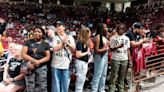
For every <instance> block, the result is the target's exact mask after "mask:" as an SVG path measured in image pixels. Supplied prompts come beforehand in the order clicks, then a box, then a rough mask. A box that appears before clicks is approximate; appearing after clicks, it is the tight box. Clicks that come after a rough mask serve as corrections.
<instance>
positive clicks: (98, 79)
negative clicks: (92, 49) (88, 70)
mask: <svg viewBox="0 0 164 92" xmlns="http://www.w3.org/2000/svg"><path fill="white" fill-rule="evenodd" d="M94 60H95V61H94V75H93V79H92V82H91V88H92V92H105V81H106V76H107V68H108V53H105V55H103V56H101V55H98V54H95V56H94Z"/></svg>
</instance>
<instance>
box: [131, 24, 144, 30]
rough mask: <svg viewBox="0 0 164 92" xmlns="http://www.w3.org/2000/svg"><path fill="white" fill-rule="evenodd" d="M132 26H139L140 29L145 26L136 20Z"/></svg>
mask: <svg viewBox="0 0 164 92" xmlns="http://www.w3.org/2000/svg"><path fill="white" fill-rule="evenodd" d="M132 28H139V29H141V28H143V26H142V24H141V23H139V22H135V23H133V25H132Z"/></svg>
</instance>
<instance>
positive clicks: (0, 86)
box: [0, 45, 25, 92]
mask: <svg viewBox="0 0 164 92" xmlns="http://www.w3.org/2000/svg"><path fill="white" fill-rule="evenodd" d="M21 50H22V46H21V45H16V46H15V47H14V50H13V54H14V57H13V58H11V59H10V60H9V62H7V63H6V64H5V66H4V73H3V81H2V82H1V83H0V92H16V91H18V90H23V89H24V88H25V81H24V77H25V75H24V74H23V73H21V69H22V64H23V63H22V62H23V60H22V58H21Z"/></svg>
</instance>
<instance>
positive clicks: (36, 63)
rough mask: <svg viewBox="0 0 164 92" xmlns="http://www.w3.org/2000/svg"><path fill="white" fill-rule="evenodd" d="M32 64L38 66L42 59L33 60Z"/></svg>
mask: <svg viewBox="0 0 164 92" xmlns="http://www.w3.org/2000/svg"><path fill="white" fill-rule="evenodd" d="M32 64H34V66H36V67H38V66H39V65H40V61H39V60H35V61H34V62H32Z"/></svg>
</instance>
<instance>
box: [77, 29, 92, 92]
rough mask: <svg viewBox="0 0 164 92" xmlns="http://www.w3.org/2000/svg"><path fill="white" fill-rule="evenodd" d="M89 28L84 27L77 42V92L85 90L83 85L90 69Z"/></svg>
mask: <svg viewBox="0 0 164 92" xmlns="http://www.w3.org/2000/svg"><path fill="white" fill-rule="evenodd" d="M89 34H90V30H89V28H82V29H81V30H80V33H79V39H78V41H77V44H76V58H77V59H76V76H77V78H76V85H75V92H83V86H84V83H85V80H86V74H87V70H88V59H89V57H88V56H89V54H90V48H89V39H90V35H89Z"/></svg>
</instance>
